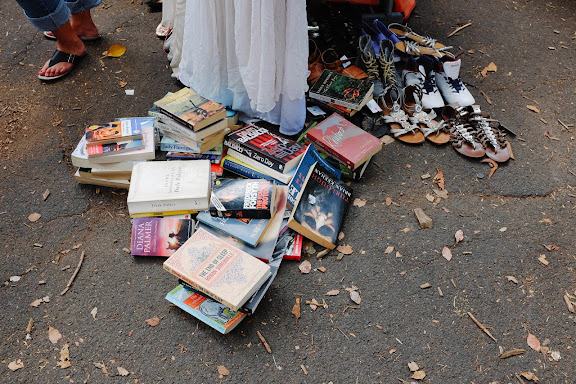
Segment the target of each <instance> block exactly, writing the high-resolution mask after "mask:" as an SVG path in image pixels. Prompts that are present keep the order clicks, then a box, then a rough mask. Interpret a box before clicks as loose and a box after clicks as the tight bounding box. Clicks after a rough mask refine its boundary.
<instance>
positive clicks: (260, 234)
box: [196, 186, 288, 247]
mask: <svg viewBox="0 0 576 384" xmlns="http://www.w3.org/2000/svg"><path fill="white" fill-rule="evenodd" d="M287 190H288V189H287V187H286V186H282V187H280V186H279V187H278V190H277V191H276V198H275V201H274V216H273V217H272V219H247V218H241V219H240V218H238V219H235V218H231V217H214V216H212V215H210V212H208V211H204V212H200V213H198V216H197V217H196V219H197V220H198V221H199V222H201V223H204V224H206V225H209V226H211V227H213V228H216V229H218V230H220V231H222V232H224V233H226V234H228V235H231V236H234V237H235V238H237V239H239V240H241V241H243V242H244V243H246V244H248V245H250V246H251V247H256V246H257V245H258V244H260V243H261V242H262V241H264V239H268V236H266V233H267V232H268V228H270V227H273V225H272V223H276V221H277V220H278V219H277V218H276V217H277V216H278V215H280V216H282V215H283V214H284V210H285V208H286V194H287ZM274 225H277V226H278V229H275V230H270V232H268V234H271V237H272V238H273V239H276V238H277V237H278V232H279V231H280V226H281V218H280V223H277V224H274ZM274 231H275V232H276V233H275V234H274Z"/></svg>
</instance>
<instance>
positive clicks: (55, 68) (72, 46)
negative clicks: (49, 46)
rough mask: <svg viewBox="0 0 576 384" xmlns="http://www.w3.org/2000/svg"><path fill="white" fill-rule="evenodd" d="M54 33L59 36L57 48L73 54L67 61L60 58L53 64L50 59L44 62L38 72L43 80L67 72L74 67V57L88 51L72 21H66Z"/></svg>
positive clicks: (57, 76)
mask: <svg viewBox="0 0 576 384" xmlns="http://www.w3.org/2000/svg"><path fill="white" fill-rule="evenodd" d="M54 35H55V36H56V38H57V40H56V48H57V50H58V51H60V52H63V53H65V54H68V55H71V56H69V59H67V60H65V61H62V60H60V59H58V60H55V61H53V64H52V65H50V62H51V60H48V61H47V62H46V63H44V66H43V67H42V69H40V71H39V72H38V77H39V78H40V79H41V80H49V79H51V78H54V79H55V78H59V77H62V76H63V75H65V74H67V73H68V72H70V71H71V70H72V69H73V68H74V61H75V60H74V59H75V58H81V57H83V56H84V53H85V52H86V47H85V46H84V43H83V42H82V40H80V38H79V37H78V36H77V35H76V34H75V33H74V31H73V30H72V27H71V25H70V22H66V23H65V24H64V25H62V26H61V27H60V28H58V29H57V30H55V31H54ZM60 56H62V55H60ZM55 57H56V56H53V58H55ZM54 62H55V63H54Z"/></svg>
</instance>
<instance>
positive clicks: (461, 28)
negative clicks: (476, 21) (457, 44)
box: [446, 23, 472, 37]
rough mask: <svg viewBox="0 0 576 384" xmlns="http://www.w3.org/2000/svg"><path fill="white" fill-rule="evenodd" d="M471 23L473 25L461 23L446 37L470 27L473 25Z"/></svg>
mask: <svg viewBox="0 0 576 384" xmlns="http://www.w3.org/2000/svg"><path fill="white" fill-rule="evenodd" d="M471 25H472V23H466V24H464V25H461V26H460V27H458V28H456V29H455V30H453V31H452V32H450V33H449V34H448V36H446V37H451V36H454V35H455V34H457V33H458V32H460V31H461V30H463V29H464V28H466V27H469V26H471Z"/></svg>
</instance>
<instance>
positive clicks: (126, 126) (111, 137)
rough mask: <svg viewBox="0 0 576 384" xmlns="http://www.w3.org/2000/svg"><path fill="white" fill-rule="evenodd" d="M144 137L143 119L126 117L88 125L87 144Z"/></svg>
mask: <svg viewBox="0 0 576 384" xmlns="http://www.w3.org/2000/svg"><path fill="white" fill-rule="evenodd" d="M141 138H142V127H141V120H139V119H124V120H120V121H113V122H109V123H104V124H94V125H89V126H88V127H86V144H87V145H95V144H107V143H117V142H119V141H127V140H135V139H141Z"/></svg>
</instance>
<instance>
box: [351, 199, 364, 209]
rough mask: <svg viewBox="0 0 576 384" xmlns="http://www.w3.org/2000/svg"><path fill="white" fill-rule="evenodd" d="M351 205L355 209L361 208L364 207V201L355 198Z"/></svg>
mask: <svg viewBox="0 0 576 384" xmlns="http://www.w3.org/2000/svg"><path fill="white" fill-rule="evenodd" d="M352 205H354V206H356V207H363V206H365V205H366V200H364V199H361V198H359V197H357V198H355V199H354V202H353V203H352Z"/></svg>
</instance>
